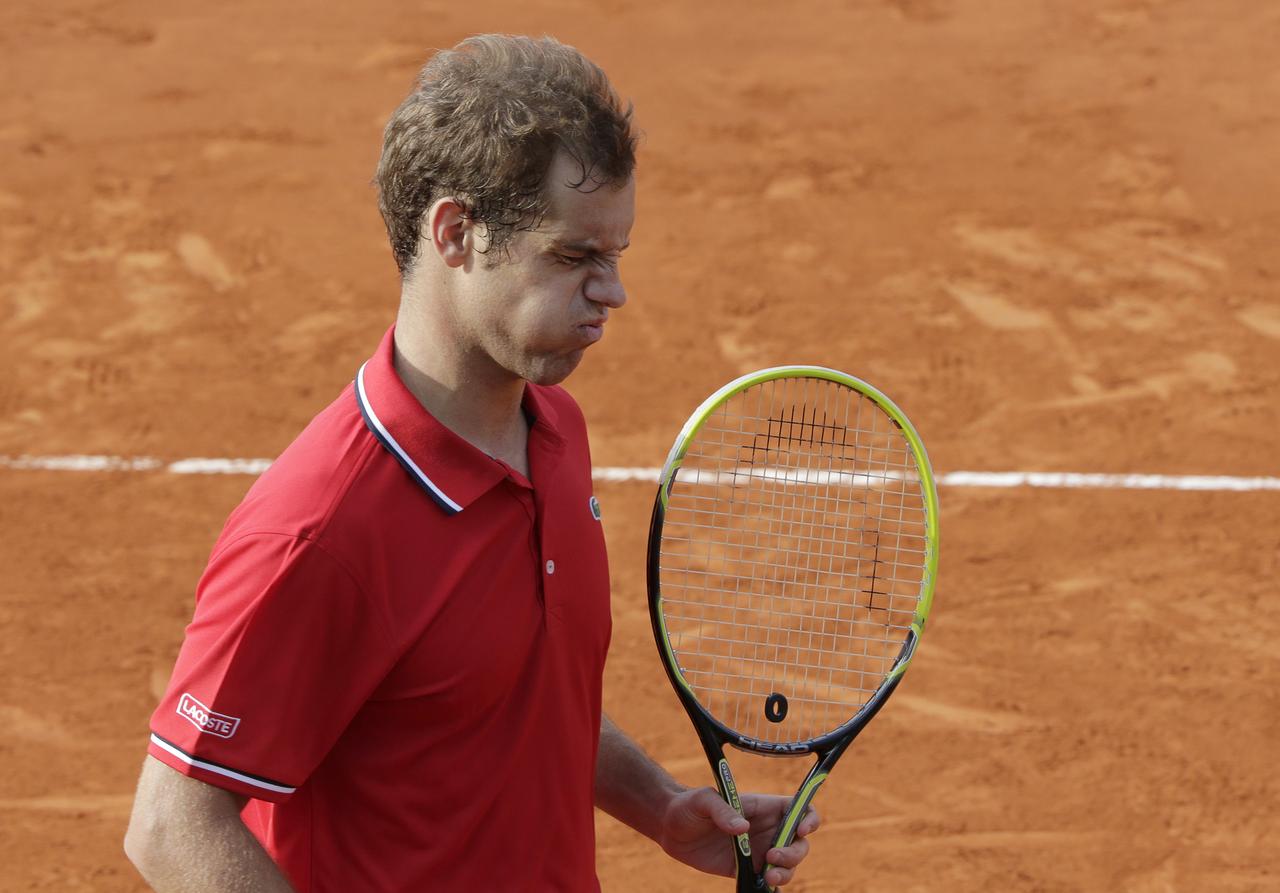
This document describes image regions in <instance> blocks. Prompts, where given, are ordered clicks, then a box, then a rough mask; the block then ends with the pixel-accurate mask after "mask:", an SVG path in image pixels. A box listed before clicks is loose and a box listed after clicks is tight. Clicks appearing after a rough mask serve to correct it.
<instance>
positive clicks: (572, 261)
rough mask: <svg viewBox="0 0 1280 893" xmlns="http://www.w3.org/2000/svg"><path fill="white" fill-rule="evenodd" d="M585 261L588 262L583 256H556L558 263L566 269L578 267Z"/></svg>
mask: <svg viewBox="0 0 1280 893" xmlns="http://www.w3.org/2000/svg"><path fill="white" fill-rule="evenodd" d="M584 260H586V258H585V257H582V256H581V255H574V254H556V263H558V264H564V265H565V266H566V267H576V266H578V264H580V263H582V262H583V261H584Z"/></svg>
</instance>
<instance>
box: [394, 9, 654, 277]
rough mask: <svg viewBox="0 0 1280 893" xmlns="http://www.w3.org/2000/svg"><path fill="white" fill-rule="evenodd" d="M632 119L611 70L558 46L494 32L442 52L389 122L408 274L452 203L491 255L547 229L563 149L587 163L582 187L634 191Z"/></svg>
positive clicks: (397, 231)
mask: <svg viewBox="0 0 1280 893" xmlns="http://www.w3.org/2000/svg"><path fill="white" fill-rule="evenodd" d="M631 113H632V109H631V106H630V104H628V105H626V106H625V107H624V106H623V104H622V102H621V100H619V98H618V96H617V94H616V93H614V91H613V87H612V86H611V85H610V84H609V79H608V78H607V77H606V76H605V73H604V72H603V71H602V70H601V69H600V68H599V66H597V65H596V64H595V63H593V62H591V61H590V60H589V59H587V58H586V57H585V56H583V55H582V54H581V53H580V52H578V51H577V50H575V49H574V48H573V47H570V46H566V45H564V44H562V43H560V42H558V41H556V40H554V39H553V38H550V37H543V38H540V39H533V38H529V37H517V36H510V35H504V34H483V35H479V36H477V37H470V38H468V39H466V40H464V41H462V42H461V43H460V44H458V45H457V46H456V47H454V48H453V49H451V50H442V51H441V52H439V53H437V54H436V55H435V56H433V57H432V58H431V60H430V61H429V62H428V63H427V64H426V65H425V66H424V67H423V69H422V71H421V72H420V73H419V75H418V80H417V83H416V84H415V86H414V89H413V90H412V91H411V92H410V93H409V95H408V96H407V97H406V98H405V100H404V102H402V103H401V104H400V107H399V108H398V109H396V111H395V114H393V115H392V116H391V120H390V121H388V122H387V127H386V130H385V131H384V132H383V141H382V157H381V158H380V159H379V161H378V171H377V174H376V175H375V178H374V180H375V183H376V185H377V187H378V208H379V210H380V211H381V212H382V219H383V221H384V222H385V223H386V225H387V235H388V236H389V237H390V239H391V250H392V252H393V253H394V254H395V259H396V266H397V267H398V268H399V269H400V275H401V276H405V275H407V273H408V272H409V270H410V269H411V267H412V266H413V262H414V260H415V258H416V256H417V251H418V237H419V229H420V226H421V218H422V214H423V212H425V211H426V210H427V208H429V207H430V206H431V203H432V202H433V201H435V200H436V199H437V198H440V197H441V196H445V195H450V196H453V197H455V198H458V199H459V200H460V201H461V202H462V203H463V207H464V209H465V211H466V214H467V216H468V217H469V218H470V219H472V220H475V221H478V222H480V223H483V224H484V226H485V229H486V234H487V236H488V249H486V250H491V249H494V248H502V247H503V246H505V245H506V243H507V242H508V241H509V240H510V238H511V237H512V235H514V234H515V232H516V231H518V230H529V229H535V228H536V227H537V226H538V224H539V223H540V222H541V220H542V218H543V216H544V215H545V214H546V211H547V192H546V190H545V189H544V183H543V181H544V180H545V179H546V174H547V170H548V169H549V168H550V166H551V162H552V160H553V159H554V158H555V154H556V152H557V151H561V150H563V151H565V152H567V153H568V154H569V156H570V157H572V158H573V159H574V160H575V161H576V162H577V163H578V164H579V165H580V166H581V169H582V178H581V179H580V180H579V181H577V182H576V183H573V184H570V185H572V186H573V187H574V188H580V187H582V185H583V184H584V183H586V182H587V181H588V180H591V181H592V182H593V183H594V184H610V185H620V184H622V183H625V182H626V181H627V180H628V179H629V178H630V177H631V173H632V171H633V170H634V169H635V147H636V134H635V132H634V130H633V129H632V122H631ZM595 188H598V185H597V186H596V187H595Z"/></svg>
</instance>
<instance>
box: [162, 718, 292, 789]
mask: <svg viewBox="0 0 1280 893" xmlns="http://www.w3.org/2000/svg"><path fill="white" fill-rule="evenodd" d="M151 743H152V744H154V745H155V746H156V747H158V748H160V749H161V750H163V751H164V752H165V753H167V754H170V755H172V756H174V757H176V758H178V759H179V760H182V762H184V763H186V764H187V765H188V766H195V767H196V768H197V769H203V770H204V771H206V772H213V773H215V774H216V775H223V776H226V777H227V778H233V779H235V780H236V781H238V782H241V783H242V784H247V785H250V786H252V787H255V788H262V789H263V790H267V791H275V792H276V793H277V794H292V793H293V792H294V791H296V790H297V788H296V787H289V786H287V785H282V784H276V783H275V782H274V781H268V780H267V779H265V778H257V777H255V776H253V775H246V774H245V773H243V772H237V771H235V770H234V769H228V768H227V767H226V766H219V765H218V764H217V763H210V762H208V761H207V760H201V759H198V758H197V757H193V756H191V754H189V753H186V752H185V751H183V750H181V749H179V748H177V747H175V746H174V745H172V744H170V743H169V742H168V741H165V740H164V739H163V738H161V737H160V736H159V735H157V734H156V733H155V732H152V733H151Z"/></svg>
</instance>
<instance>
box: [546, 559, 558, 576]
mask: <svg viewBox="0 0 1280 893" xmlns="http://www.w3.org/2000/svg"><path fill="white" fill-rule="evenodd" d="M555 572H556V563H555V562H554V561H552V560H551V559H550V558H548V559H547V573H549V574H554V573H555Z"/></svg>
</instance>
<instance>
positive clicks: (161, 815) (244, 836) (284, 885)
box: [124, 760, 293, 893]
mask: <svg viewBox="0 0 1280 893" xmlns="http://www.w3.org/2000/svg"><path fill="white" fill-rule="evenodd" d="M165 773H168V774H169V775H172V776H175V777H174V778H167V777H165ZM159 786H163V788H165V789H166V790H167V791H173V790H175V789H178V788H187V789H188V793H189V794H190V796H189V798H188V799H181V800H175V799H168V798H165V797H155V796H152V792H153V791H154V790H155V789H156V788H157V787H159ZM192 786H199V787H192ZM200 788H206V790H201V789H200ZM242 803H243V800H242V799H241V798H237V797H234V796H233V795H230V794H228V793H227V792H225V791H218V790H217V789H214V788H209V787H208V786H206V785H202V783H201V782H198V781H195V780H194V779H190V778H185V777H181V776H178V775H177V773H175V772H173V771H172V770H171V769H169V768H168V767H165V766H160V765H159V764H158V763H157V764H156V765H154V766H153V765H151V761H150V760H148V765H147V767H146V768H145V769H144V771H143V778H142V782H141V783H140V784H139V789H138V798H137V800H136V801H135V805H134V811H133V816H132V817H131V819H130V821H129V830H128V832H127V833H126V834H125V842H124V848H125V853H126V854H127V855H128V857H129V859H130V860H131V861H132V862H133V864H134V866H135V867H136V868H137V869H138V872H139V873H140V874H141V875H142V876H143V878H144V879H145V880H146V882H147V883H148V884H150V885H151V888H152V889H153V890H155V891H156V893H293V888H292V887H291V886H290V885H289V882H288V881H287V880H286V879H285V876H284V874H283V873H282V872H281V871H280V869H279V868H278V867H276V865H275V863H274V862H272V861H271V857H270V856H268V855H267V853H266V851H265V850H264V849H263V848H262V845H261V844H260V843H259V842H258V840H257V838H256V837H254V836H253V834H252V833H251V832H250V831H249V829H248V828H246V827H245V824H244V822H243V821H241V819H240V806H241V804H242ZM192 806H194V807H195V808H191V807H192Z"/></svg>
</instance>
